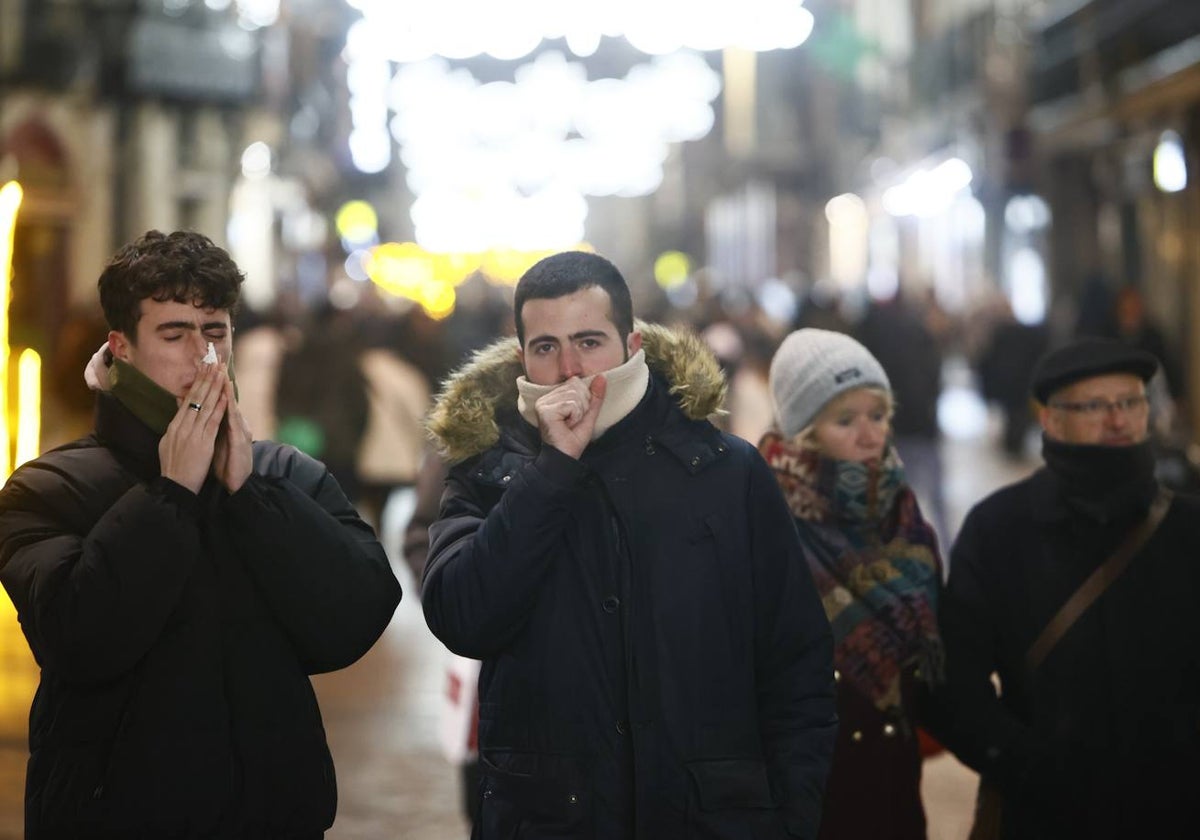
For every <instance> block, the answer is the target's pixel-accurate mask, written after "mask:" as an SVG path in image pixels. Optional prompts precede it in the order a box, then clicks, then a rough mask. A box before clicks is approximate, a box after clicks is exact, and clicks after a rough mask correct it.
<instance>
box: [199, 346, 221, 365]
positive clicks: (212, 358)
mask: <svg viewBox="0 0 1200 840" xmlns="http://www.w3.org/2000/svg"><path fill="white" fill-rule="evenodd" d="M200 361H201V362H203V363H204V364H206V365H215V364H216V363H217V361H218V359H217V348H216V347H213V343H212V342H211V341H210V342H208V352H207V353H205V354H204V358H203V359H201V360H200Z"/></svg>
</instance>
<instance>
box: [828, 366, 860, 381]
mask: <svg viewBox="0 0 1200 840" xmlns="http://www.w3.org/2000/svg"><path fill="white" fill-rule="evenodd" d="M851 379H862V371H861V370H859V369H858V368H856V367H852V368H846V369H845V370H844V371H842V372H841V373H839V374H836V375H835V376H834V377H833V381H834V382H836V383H837V384H838V385H841V384H842V383H843V382H849V381H850V380H851Z"/></svg>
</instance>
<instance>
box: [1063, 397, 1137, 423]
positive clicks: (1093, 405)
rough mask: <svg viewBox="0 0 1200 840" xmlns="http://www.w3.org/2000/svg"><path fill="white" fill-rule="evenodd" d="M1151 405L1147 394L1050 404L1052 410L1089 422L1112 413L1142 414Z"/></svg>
mask: <svg viewBox="0 0 1200 840" xmlns="http://www.w3.org/2000/svg"><path fill="white" fill-rule="evenodd" d="M1149 405H1150V401H1149V400H1148V399H1147V398H1146V395H1145V394H1138V395H1137V396H1136V397H1121V398H1120V399H1117V400H1106V399H1103V398H1099V397H1098V398H1096V399H1094V400H1084V401H1082V402H1067V401H1065V400H1058V401H1055V402H1052V403H1050V407H1051V408H1056V409H1058V410H1059V411H1069V412H1071V413H1072V414H1078V415H1080V416H1082V417H1085V418H1087V419H1089V420H1098V419H1100V418H1101V417H1107V416H1108V413H1109V412H1110V411H1117V412H1120V413H1121V414H1141V413H1142V412H1143V411H1145V410H1146V408H1147V406H1149Z"/></svg>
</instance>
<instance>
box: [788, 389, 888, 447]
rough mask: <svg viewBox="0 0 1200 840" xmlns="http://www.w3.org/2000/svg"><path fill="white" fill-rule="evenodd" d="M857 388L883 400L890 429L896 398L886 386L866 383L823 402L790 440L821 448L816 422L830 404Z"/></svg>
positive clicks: (805, 445) (827, 409)
mask: <svg viewBox="0 0 1200 840" xmlns="http://www.w3.org/2000/svg"><path fill="white" fill-rule="evenodd" d="M859 390H862V391H869V392H871V393H872V394H874V395H875V396H877V397H879V398H880V399H882V400H883V407H884V410H885V411H886V412H887V420H888V426H889V431H890V426H891V423H892V418H893V417H895V416H896V398H895V397H893V396H892V392H891V391H889V390H888V389H887V388H879V387H877V386H875V385H867V386H865V387H863V388H854V389H852V390H849V391H843V392H842V393H840V394H838V395H837V396H836V397H834V398H833V399H831V400H830V401H829V402H827V403H825V405H823V406H821V410H820V411H818V412H817V413H816V415H815V416H814V417H813V419H812V422H811V423H809V424H808V425H807V426H805V427H804V428H803V429H801V430H800V431H799V432H797V433H796V436H795V437H794V438H792V440H793V441H794V442H795V443H796V444H797V445H799V446H801V447H803V448H805V449H812V450H819V449H820V448H821V444H820V443H819V442H818V441H817V423H819V422H820V421H821V418H822V417H824V416H825V412H827V411H829V409H830V407H831V406H833V405H834V404H836V403H837V402H839V401H840V400H842V399H843V398H844V397H846V396H847V395H849V394H853V393H854V392H855V391H859Z"/></svg>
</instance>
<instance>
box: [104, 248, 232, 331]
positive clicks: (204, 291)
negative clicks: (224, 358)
mask: <svg viewBox="0 0 1200 840" xmlns="http://www.w3.org/2000/svg"><path fill="white" fill-rule="evenodd" d="M244 279H245V278H244V275H243V274H242V272H241V271H240V270H238V267H237V264H236V263H235V262H234V261H233V258H232V257H230V256H229V252H228V251H226V250H225V249H224V248H221V247H219V246H217V245H215V244H214V243H213V241H212V240H211V239H209V238H208V237H207V236H205V235H204V234H202V233H195V232H194V231H183V230H177V231H175V232H174V233H166V234H164V233H161V232H159V231H157V230H151V231H147V232H146V233H144V234H142V236H141V237H140V238H138V239H137V240H135V241H134V242H131V243H129V244H128V245H126V246H125V247H123V248H121V250H119V251H117V253H116V254H114V255H113V257H112V259H110V260H109V261H108V265H106V266H105V267H104V271H102V272H101V273H100V280H99V282H98V283H97V286H98V287H99V289H100V306H101V307H102V308H103V309H104V317H105V319H106V320H107V321H108V326H109V329H112V330H117V331H118V332H122V333H125V335H126V336H127V337H128V338H129V340H130V341H131V342H134V343H135V344H136V342H137V323H138V319H139V318H141V317H142V301H143V300H146V299H147V298H150V299H153V300H157V301H160V302H165V301H168V300H173V301H177V302H179V303H190V304H192V305H193V306H202V307H204V308H205V309H224V310H227V311H228V312H229V314H230V316H233V315H234V314H235V313H236V312H237V306H238V301H239V298H240V295H241V286H242V281H243V280H244Z"/></svg>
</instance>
